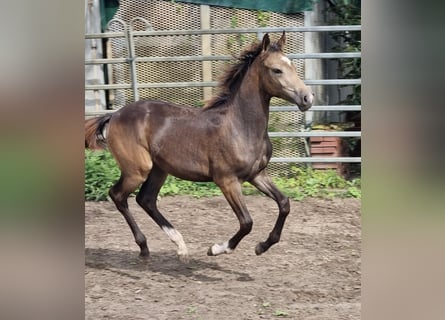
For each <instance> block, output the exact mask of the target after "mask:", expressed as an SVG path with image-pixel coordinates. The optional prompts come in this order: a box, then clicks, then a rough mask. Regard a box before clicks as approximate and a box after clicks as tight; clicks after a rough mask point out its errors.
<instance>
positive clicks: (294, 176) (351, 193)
mask: <svg viewBox="0 0 445 320" xmlns="http://www.w3.org/2000/svg"><path fill="white" fill-rule="evenodd" d="M291 171H292V172H291V174H289V175H287V176H283V177H274V178H273V180H274V183H275V184H276V186H277V187H278V188H279V189H280V190H281V191H282V192H283V193H284V194H286V195H287V196H288V197H289V198H291V199H294V200H302V199H304V198H306V197H321V198H334V197H352V198H361V180H360V179H354V180H351V181H347V180H345V179H344V178H342V177H341V176H339V175H338V174H337V173H336V172H335V170H312V169H310V168H307V169H301V168H298V167H293V168H292V169H291ZM119 176H120V171H119V168H118V167H117V164H116V161H115V160H114V159H113V157H112V156H111V154H110V153H109V152H107V151H99V152H98V151H95V152H92V151H89V150H86V151H85V200H89V201H100V200H107V199H108V190H109V189H110V187H111V186H112V185H113V184H114V183H115V182H116V181H117V180H118V179H119ZM243 193H244V194H245V195H253V194H255V195H256V194H261V193H260V192H259V191H258V190H257V189H256V188H254V187H253V186H252V185H250V184H249V183H244V184H243ZM221 194H222V193H221V191H220V190H219V188H218V187H217V186H216V185H215V184H214V183H213V182H205V183H203V182H191V181H185V180H181V179H178V178H175V177H172V176H168V177H167V180H166V182H165V184H164V185H163V187H162V189H161V191H160V196H161V197H162V196H174V195H190V196H193V197H196V198H201V197H211V196H215V195H221Z"/></svg>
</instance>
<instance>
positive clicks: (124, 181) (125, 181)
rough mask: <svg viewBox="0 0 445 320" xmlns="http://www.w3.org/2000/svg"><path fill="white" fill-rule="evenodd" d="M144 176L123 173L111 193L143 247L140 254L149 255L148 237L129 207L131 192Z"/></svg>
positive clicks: (136, 239) (140, 245) (135, 237)
mask: <svg viewBox="0 0 445 320" xmlns="http://www.w3.org/2000/svg"><path fill="white" fill-rule="evenodd" d="M142 181H143V178H142V177H141V176H140V175H128V174H124V173H122V175H121V177H120V179H119V181H118V182H117V183H116V184H115V185H114V186H113V187H111V189H110V192H109V195H110V197H111V199H112V200H113V202H114V204H115V205H116V208H117V209H118V210H119V211H120V213H122V215H123V216H124V218H125V220H126V221H127V223H128V225H129V227H130V229H131V232H132V233H133V236H134V239H135V241H136V243H137V244H138V246H139V248H140V249H141V252H140V256H141V257H148V256H149V255H150V252H149V250H148V246H147V239H146V238H145V235H144V234H143V233H142V231H141V230H140V229H139V226H138V225H137V223H136V221H135V220H134V218H133V216H132V214H131V212H130V210H129V209H128V201H127V199H128V196H129V195H130V193H132V192H133V191H135V190H136V188H137V187H139V185H140V184H141V183H142Z"/></svg>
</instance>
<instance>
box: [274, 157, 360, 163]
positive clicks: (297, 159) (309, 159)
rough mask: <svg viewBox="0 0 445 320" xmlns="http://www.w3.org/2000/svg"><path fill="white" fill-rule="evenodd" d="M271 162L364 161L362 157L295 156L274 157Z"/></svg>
mask: <svg viewBox="0 0 445 320" xmlns="http://www.w3.org/2000/svg"><path fill="white" fill-rule="evenodd" d="M270 162H281V163H294V162H296V163H298V162H330V163H332V162H350V163H352V162H362V158H361V157H295V158H278V157H277V158H274V157H272V158H271V159H270Z"/></svg>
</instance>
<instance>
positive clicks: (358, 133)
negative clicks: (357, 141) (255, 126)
mask: <svg viewBox="0 0 445 320" xmlns="http://www.w3.org/2000/svg"><path fill="white" fill-rule="evenodd" d="M361 136H362V133H361V131H324V130H320V131H317V130H314V131H301V132H269V137H271V138H296V137H361Z"/></svg>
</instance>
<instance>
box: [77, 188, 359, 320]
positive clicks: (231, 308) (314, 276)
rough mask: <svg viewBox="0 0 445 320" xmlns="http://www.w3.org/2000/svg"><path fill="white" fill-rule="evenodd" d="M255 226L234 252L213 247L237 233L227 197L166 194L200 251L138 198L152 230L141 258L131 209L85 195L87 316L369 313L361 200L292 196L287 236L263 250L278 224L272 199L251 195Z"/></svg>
mask: <svg viewBox="0 0 445 320" xmlns="http://www.w3.org/2000/svg"><path fill="white" fill-rule="evenodd" d="M246 202H247V206H248V208H249V211H250V213H251V215H252V218H253V222H254V223H253V230H252V232H251V233H250V234H249V235H248V236H246V237H245V238H244V239H243V240H242V241H241V243H240V244H239V246H238V247H237V249H236V250H235V251H234V252H233V253H232V254H223V255H220V256H217V257H209V256H207V249H208V248H209V247H210V246H211V245H213V244H214V243H221V242H223V241H226V240H228V239H229V238H230V237H231V236H232V235H233V234H235V232H236V231H237V230H238V227H239V225H238V220H237V219H236V217H235V215H234V213H233V212H232V210H231V209H230V207H229V205H228V204H227V202H226V201H225V199H224V198H223V197H211V198H201V199H195V198H191V197H186V196H179V197H164V198H162V199H161V200H160V203H159V208H160V210H161V212H163V213H164V214H165V216H166V217H167V218H168V219H169V220H170V221H171V222H172V224H173V225H174V226H175V227H176V228H177V229H178V231H180V232H181V233H182V235H183V237H184V240H185V242H186V244H187V246H188V249H189V253H190V255H191V257H190V262H189V263H188V264H184V263H182V262H180V261H179V259H178V258H177V256H176V246H175V244H174V243H172V242H171V241H170V240H169V239H168V238H167V236H166V235H165V234H164V232H163V231H162V230H161V229H160V228H159V227H157V225H155V223H154V222H153V221H152V220H151V219H150V217H149V216H148V215H147V214H145V212H144V211H143V210H142V209H141V208H140V207H139V206H138V205H137V204H136V202H135V200H134V198H132V199H130V201H129V204H130V209H131V210H133V213H134V216H135V218H136V220H137V221H138V224H139V226H140V227H141V229H142V231H143V232H144V233H145V235H146V236H147V240H148V246H149V248H150V254H151V256H150V258H149V259H148V260H143V259H140V258H139V257H138V254H139V247H138V246H137V245H136V243H135V242H134V240H133V236H132V234H131V231H130V229H129V227H128V225H127V224H126V222H125V220H124V218H123V217H122V216H121V215H120V213H119V212H118V211H117V210H116V209H115V207H114V205H113V204H112V203H111V202H86V203H85V265H86V267H85V318H86V319H92V320H93V319H94V320H95V319H130V320H131V319H150V320H151V319H172V320H175V319H203V320H207V319H217V320H219V319H221V320H229V319H233V320H239V319H279V318H287V319H328V320H332V319H360V292H361V285H360V275H361V272H360V265H361V258H360V256H361V252H360V246H361V223H360V206H361V204H360V200H357V199H334V200H328V199H315V198H308V199H304V200H303V201H300V202H297V201H292V202H291V213H290V215H289V217H288V219H287V221H286V224H285V226H284V229H283V234H282V237H281V241H280V242H279V243H278V244H276V245H274V246H272V247H271V248H270V249H269V251H267V252H266V253H264V254H263V255H261V256H256V255H255V252H254V249H255V246H256V244H257V243H258V242H259V241H264V240H265V239H266V238H267V236H268V234H269V232H270V231H271V230H272V227H273V224H274V223H275V220H276V217H277V214H278V209H277V206H276V204H275V202H274V201H273V200H270V199H268V198H266V197H261V196H248V197H246Z"/></svg>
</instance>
